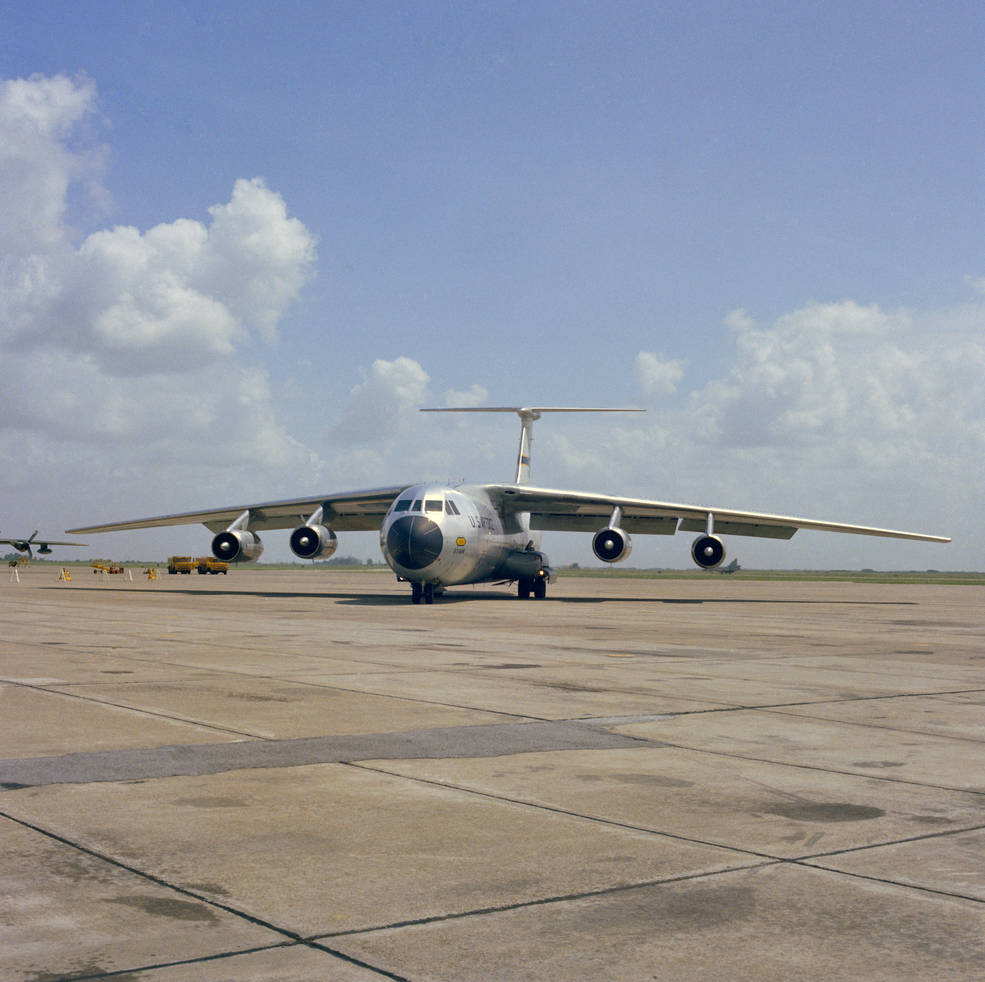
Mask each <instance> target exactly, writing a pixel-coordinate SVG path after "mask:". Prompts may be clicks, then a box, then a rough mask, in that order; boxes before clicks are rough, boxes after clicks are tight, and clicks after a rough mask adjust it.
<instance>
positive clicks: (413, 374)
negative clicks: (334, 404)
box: [331, 356, 431, 447]
mask: <svg viewBox="0 0 985 982" xmlns="http://www.w3.org/2000/svg"><path fill="white" fill-rule="evenodd" d="M430 382H431V378H430V376H429V375H428V373H427V372H425V371H424V369H423V368H422V367H421V366H420V365H419V364H418V363H417V362H416V361H414V359H413V358H407V357H405V356H400V357H398V358H395V359H394V360H393V361H386V360H385V359H383V358H377V359H376V361H374V362H373V364H372V367H371V368H370V370H369V372H368V373H367V374H366V377H365V379H364V380H363V381H362V382H360V383H359V384H358V385H356V386H354V387H353V388H352V390H351V391H350V392H349V397H348V399H347V400H346V403H345V405H344V406H343V407H342V411H341V413H340V415H339V418H338V420H337V422H336V424H335V425H334V427H333V428H332V431H331V436H332V438H333V439H334V440H336V441H338V442H339V443H342V444H357V443H368V444H374V445H381V446H383V447H386V446H388V445H390V444H392V442H393V441H394V440H396V439H398V438H400V437H401V436H402V435H403V434H405V433H407V432H408V431H409V430H410V429H412V427H413V426H414V425H415V424H416V423H417V422H418V421H419V418H420V417H419V414H418V410H419V409H420V407H421V406H423V405H426V404H428V403H429V401H430V396H429V393H430V388H429V386H430Z"/></svg>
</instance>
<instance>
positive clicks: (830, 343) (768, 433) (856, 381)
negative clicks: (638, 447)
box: [691, 300, 985, 466]
mask: <svg viewBox="0 0 985 982" xmlns="http://www.w3.org/2000/svg"><path fill="white" fill-rule="evenodd" d="M728 325H729V327H730V328H731V330H732V332H733V335H734V337H735V342H736V354H737V357H736V361H735V364H734V366H733V368H732V370H731V372H730V374H729V376H728V377H727V378H725V379H720V380H716V381H714V382H712V383H709V385H708V386H706V387H705V388H704V389H702V390H700V391H699V392H696V393H694V394H693V396H692V404H691V411H692V414H693V416H694V418H695V420H696V421H697V422H698V426H697V432H698V434H699V435H700V436H701V437H703V439H704V440H706V441H708V442H710V443H713V444H716V445H718V446H721V447H727V448H759V447H789V448H791V450H792V451H796V450H798V448H800V449H802V448H805V447H826V448H827V452H828V453H829V454H830V455H832V456H833V457H834V458H835V459H839V460H844V459H847V458H849V457H854V458H855V459H857V460H862V461H864V462H865V463H866V464H867V466H881V465H889V464H893V463H899V464H909V465H910V466H916V465H919V464H921V463H922V462H924V461H926V460H928V459H930V458H931V457H932V456H935V455H937V454H938V452H939V450H940V448H941V446H942V444H943V445H945V446H954V445H960V444H964V445H967V443H968V441H969V439H971V440H972V441H973V442H974V440H975V436H974V434H975V432H976V430H978V429H980V421H981V419H982V415H983V395H982V388H981V386H980V385H976V384H975V383H974V379H975V378H979V379H980V378H981V377H982V374H983V372H985V341H983V340H981V335H980V334H979V335H978V337H976V336H975V335H973V334H967V333H964V332H961V333H958V334H957V335H955V334H954V333H953V332H948V331H945V330H942V329H941V328H942V325H940V324H939V325H938V328H937V329H936V330H931V329H929V327H928V325H926V324H923V323H915V321H914V317H913V315H912V314H910V313H908V312H907V311H894V312H885V311H883V310H881V309H880V308H879V307H877V306H861V305H859V304H857V303H855V302H853V301H850V300H849V301H843V302H841V303H831V304H812V305H810V306H807V307H803V308H801V309H799V310H796V311H793V312H791V313H789V314H786V315H784V316H783V317H780V318H779V319H778V320H777V321H776V322H775V323H774V324H771V325H769V326H767V327H760V326H758V325H757V324H755V323H754V322H753V321H752V320H751V319H750V318H748V316H746V315H744V314H738V313H737V314H735V315H732V316H730V317H729V319H728ZM976 424H977V425H976ZM979 449H985V448H979Z"/></svg>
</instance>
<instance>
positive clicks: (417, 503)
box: [410, 498, 421, 511]
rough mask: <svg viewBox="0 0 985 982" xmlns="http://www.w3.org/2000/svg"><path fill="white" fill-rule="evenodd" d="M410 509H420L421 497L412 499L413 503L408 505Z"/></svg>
mask: <svg viewBox="0 0 985 982" xmlns="http://www.w3.org/2000/svg"><path fill="white" fill-rule="evenodd" d="M410 510H411V511H420V510H421V499H420V498H415V499H414V503H413V504H412V505H411V506H410Z"/></svg>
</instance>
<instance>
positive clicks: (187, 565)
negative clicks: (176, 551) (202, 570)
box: [168, 556, 198, 573]
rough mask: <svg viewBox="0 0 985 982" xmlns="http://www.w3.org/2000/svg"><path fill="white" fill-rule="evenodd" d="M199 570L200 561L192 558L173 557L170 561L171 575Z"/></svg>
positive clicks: (169, 569)
mask: <svg viewBox="0 0 985 982" xmlns="http://www.w3.org/2000/svg"><path fill="white" fill-rule="evenodd" d="M197 568H198V560H197V559H192V557H191V556H171V557H170V559H168V572H169V573H190V572H191V571H192V570H193V569H197Z"/></svg>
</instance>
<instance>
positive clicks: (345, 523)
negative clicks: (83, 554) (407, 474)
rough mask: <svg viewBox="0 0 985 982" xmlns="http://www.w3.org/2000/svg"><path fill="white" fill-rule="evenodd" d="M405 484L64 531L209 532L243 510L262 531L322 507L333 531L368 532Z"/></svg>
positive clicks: (254, 527)
mask: <svg viewBox="0 0 985 982" xmlns="http://www.w3.org/2000/svg"><path fill="white" fill-rule="evenodd" d="M407 487H409V485H407V484H398V485H395V486H394V487H389V488H373V489H371V490H368V491H347V492H342V493H336V494H325V495H313V496H312V497H310V498H290V499H287V500H284V501H264V502H260V503H259V504H252V505H232V506H230V507H227V508H213V509H209V510H207V511H186V512H179V513H177V514H174V515H157V516H155V517H153V518H134V519H130V520H129V521H125V522H107V523H106V524H104V525H86V526H83V527H80V528H74V529H66V531H67V532H69V533H72V534H76V535H82V534H85V533H88V532H123V531H126V530H128V529H147V528H160V527H162V526H167V525H196V524H202V525H204V526H205V527H206V528H207V529H209V531H211V532H221V531H223V530H224V529H226V528H228V527H229V525H231V524H232V523H233V522H235V521H236V519H237V518H239V517H240V516H241V515H242V514H243V512H247V511H248V512H249V513H250V520H249V528H250V529H251V530H254V531H264V530H265V529H286V528H295V527H297V526H298V525H303V524H304V523H305V522H306V521H307V520H308V517H309V516H310V515H311V514H312V512H314V511H315V510H316V509H318V508H323V509H324V515H323V517H322V524H323V525H327V526H329V527H330V528H332V529H333V530H335V531H337V532H371V531H374V530H376V529H378V528H379V527H380V525H382V524H383V517H384V515H386V512H387V509H388V508H389V507H390V504H391V503H392V502H393V499H394V498H396V497H397V495H399V494H400V492H401V491H403V490H404V489H405V488H407ZM73 544H74V543H73Z"/></svg>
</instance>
